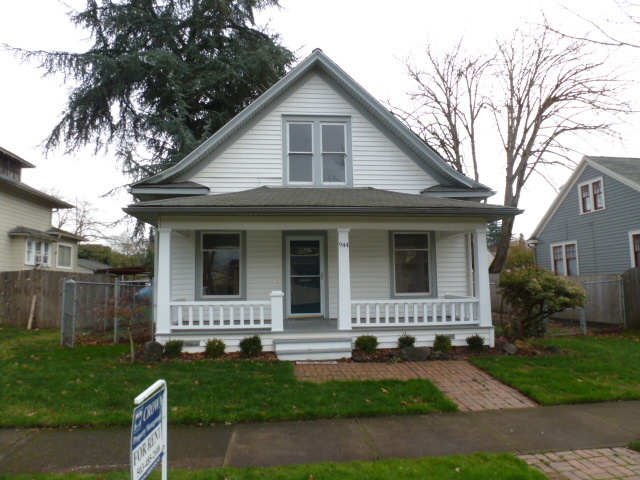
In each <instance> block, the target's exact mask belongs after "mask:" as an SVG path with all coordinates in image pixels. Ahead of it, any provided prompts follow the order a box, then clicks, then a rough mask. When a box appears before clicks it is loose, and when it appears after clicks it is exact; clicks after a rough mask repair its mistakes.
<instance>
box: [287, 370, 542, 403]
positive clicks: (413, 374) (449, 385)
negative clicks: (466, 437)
mask: <svg viewBox="0 0 640 480" xmlns="http://www.w3.org/2000/svg"><path fill="white" fill-rule="evenodd" d="M295 369H296V377H297V378H298V380H301V381H309V382H326V381H329V380H380V379H397V380H411V379H414V378H426V379H427V380H431V381H432V382H433V383H434V384H435V386H436V387H438V388H439V389H440V390H441V391H442V393H444V394H445V395H446V396H447V397H449V398H450V399H451V400H452V401H453V402H454V403H456V404H457V405H458V408H460V411H462V412H473V411H479V410H494V409H502V408H527V407H535V406H537V403H536V402H534V401H533V400H531V399H530V398H528V397H526V396H524V395H523V394H521V393H520V392H518V391H517V390H515V389H513V388H511V387H509V386H507V385H505V384H504V383H502V382H500V381H498V380H496V379H495V378H493V377H492V376H491V375H489V374H488V373H486V372H484V371H482V370H480V369H479V368H478V367H476V366H474V365H471V364H470V363H469V362H467V361H463V360H445V361H437V362H402V363H333V364H331V363H298V364H296V366H295Z"/></svg>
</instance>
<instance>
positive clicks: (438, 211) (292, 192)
mask: <svg viewBox="0 0 640 480" xmlns="http://www.w3.org/2000/svg"><path fill="white" fill-rule="evenodd" d="M124 211H125V212H126V213H128V214H130V215H133V216H134V217H137V218H140V219H142V220H144V221H147V222H150V223H155V222H156V221H157V217H158V215H160V214H172V213H178V214H181V215H185V214H186V215H230V214H232V215H238V214H245V215H282V214H287V215H408V216H413V215H417V216H436V217H483V218H486V219H487V220H494V219H500V218H505V217H512V216H515V215H518V214H520V213H522V210H518V209H517V208H513V207H505V206H503V205H489V204H486V203H479V202H473V201H464V200H453V199H449V198H434V197H425V196H423V195H412V194H407V193H398V192H390V191H388V190H379V189H375V188H371V187H367V188H309V187H307V188H288V187H287V188H284V187H259V188H255V189H252V190H246V191H242V192H234V193H223V194H218V195H203V196H197V197H186V198H170V199H165V200H154V201H149V202H141V203H135V204H132V205H129V206H128V207H127V208H125V209H124Z"/></svg>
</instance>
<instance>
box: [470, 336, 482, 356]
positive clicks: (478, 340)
mask: <svg viewBox="0 0 640 480" xmlns="http://www.w3.org/2000/svg"><path fill="white" fill-rule="evenodd" d="M467 345H468V346H469V350H471V351H473V352H481V351H482V350H484V337H481V336H480V335H478V334H475V335H471V336H470V337H467Z"/></svg>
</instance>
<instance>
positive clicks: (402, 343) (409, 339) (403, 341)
mask: <svg viewBox="0 0 640 480" xmlns="http://www.w3.org/2000/svg"><path fill="white" fill-rule="evenodd" d="M415 344H416V337H414V336H413V335H409V334H407V333H403V334H402V335H400V336H399V337H398V348H411V347H413V346H414V345H415Z"/></svg>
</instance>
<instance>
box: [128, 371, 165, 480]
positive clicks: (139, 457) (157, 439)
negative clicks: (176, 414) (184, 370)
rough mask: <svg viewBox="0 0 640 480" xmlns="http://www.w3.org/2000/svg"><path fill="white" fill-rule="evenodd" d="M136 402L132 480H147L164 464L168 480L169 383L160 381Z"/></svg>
mask: <svg viewBox="0 0 640 480" xmlns="http://www.w3.org/2000/svg"><path fill="white" fill-rule="evenodd" d="M133 402H134V404H135V405H137V406H136V407H135V409H134V410H133V422H132V424H131V480H144V479H145V478H147V477H148V476H149V474H150V473H151V472H152V471H153V469H154V468H156V467H157V466H158V464H159V463H160V462H162V480H167V383H166V382H165V381H164V380H158V381H157V382H156V383H154V384H153V385H151V386H150V387H149V388H147V389H146V390H145V391H144V392H142V393H141V394H140V395H138V396H137V397H136V398H135V399H134V401H133Z"/></svg>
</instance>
